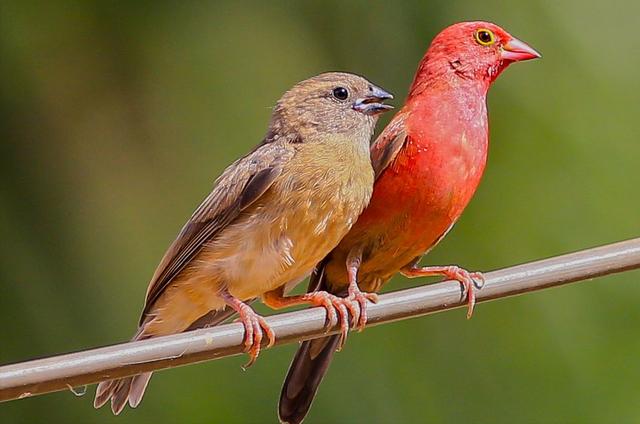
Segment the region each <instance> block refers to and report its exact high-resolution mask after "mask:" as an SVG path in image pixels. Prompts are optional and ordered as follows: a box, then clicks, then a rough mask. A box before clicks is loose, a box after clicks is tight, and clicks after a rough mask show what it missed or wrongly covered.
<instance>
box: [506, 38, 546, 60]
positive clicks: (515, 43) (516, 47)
mask: <svg viewBox="0 0 640 424" xmlns="http://www.w3.org/2000/svg"><path fill="white" fill-rule="evenodd" d="M501 56H502V59H503V60H508V61H511V62H518V61H521V60H529V59H537V58H539V57H542V55H541V54H540V53H538V52H537V51H535V50H534V49H533V47H531V46H529V45H528V44H527V43H524V42H522V41H520V40H518V39H517V38H512V39H511V40H509V42H508V43H507V44H504V45H503V46H502V53H501Z"/></svg>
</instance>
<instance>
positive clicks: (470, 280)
mask: <svg viewBox="0 0 640 424" xmlns="http://www.w3.org/2000/svg"><path fill="white" fill-rule="evenodd" d="M402 274H403V275H405V276H407V277H409V278H414V277H431V276H434V275H442V276H444V277H445V278H447V279H448V280H455V281H458V282H459V283H460V284H461V285H462V289H463V291H462V296H463V298H464V297H466V298H467V319H470V318H471V317H472V316H473V309H474V307H475V305H476V290H480V289H481V288H482V286H484V282H485V280H484V276H483V275H482V273H480V272H469V271H467V270H466V269H464V268H460V267H459V266H456V265H451V266H425V267H422V268H420V267H417V268H409V269H406V270H404V271H403V272H402Z"/></svg>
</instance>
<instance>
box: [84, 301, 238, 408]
mask: <svg viewBox="0 0 640 424" xmlns="http://www.w3.org/2000/svg"><path fill="white" fill-rule="evenodd" d="M234 314H235V311H234V310H233V309H224V310H220V311H212V312H209V313H207V314H205V315H203V316H202V317H200V318H199V319H198V320H196V321H195V322H194V323H193V324H191V326H189V328H187V329H186V330H185V331H188V330H193V329H196V328H201V327H207V326H215V325H218V324H221V323H222V322H224V321H225V320H227V319H229V318H230V317H232V316H233V315H234ZM144 329H145V325H144V324H143V325H142V326H141V327H140V329H139V330H138V332H137V333H136V335H135V336H134V337H133V339H132V340H142V339H146V338H149V337H150V336H149V335H148V334H145V332H144ZM151 376H152V373H150V372H146V373H143V374H138V375H134V376H131V377H125V378H121V379H117V380H108V381H103V382H101V383H100V384H98V388H97V389H96V397H95V399H94V401H93V406H94V407H95V408H96V409H97V408H101V407H102V406H103V405H104V404H106V403H107V402H108V401H109V400H111V410H112V411H113V413H114V414H115V415H118V414H120V412H122V410H123V409H124V407H125V406H126V405H127V403H129V406H131V407H132V408H135V407H137V406H138V405H139V404H140V402H141V401H142V397H143V396H144V392H145V390H146V389H147V386H148V384H149V380H150V379H151Z"/></svg>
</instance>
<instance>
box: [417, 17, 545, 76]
mask: <svg viewBox="0 0 640 424" xmlns="http://www.w3.org/2000/svg"><path fill="white" fill-rule="evenodd" d="M539 57H541V55H540V53H538V52H537V51H535V50H534V49H533V48H532V47H530V46H529V45H527V44H526V43H524V42H522V41H520V40H518V39H517V38H515V37H514V36H512V35H511V34H509V33H508V32H507V31H505V30H504V29H502V28H501V27H499V26H498V25H496V24H493V23H490V22H482V21H475V22H461V23H457V24H454V25H451V26H449V27H447V28H445V29H444V30H442V31H441V32H440V33H439V34H438V35H437V36H436V37H435V38H434V40H433V42H432V43H431V46H430V47H429V50H428V51H427V53H426V55H425V57H424V59H423V60H422V62H421V66H420V69H419V70H418V74H417V75H416V82H417V81H418V79H422V80H425V79H429V78H437V77H440V78H442V77H450V79H451V80H454V81H455V80H457V79H462V80H472V81H479V82H482V83H486V85H487V88H488V85H489V84H490V83H491V82H492V81H494V80H495V79H496V78H497V77H498V75H500V73H501V72H502V71H503V70H504V69H505V68H506V67H507V66H508V65H509V64H511V63H513V62H518V61H522V60H529V59H536V58H539Z"/></svg>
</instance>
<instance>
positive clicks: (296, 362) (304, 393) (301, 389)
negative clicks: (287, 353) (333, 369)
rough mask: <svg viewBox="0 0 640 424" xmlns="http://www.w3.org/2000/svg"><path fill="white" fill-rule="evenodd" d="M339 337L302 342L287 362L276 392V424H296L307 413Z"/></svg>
mask: <svg viewBox="0 0 640 424" xmlns="http://www.w3.org/2000/svg"><path fill="white" fill-rule="evenodd" d="M339 343H340V335H334V336H328V337H323V338H320V339H315V340H308V341H306V342H303V343H302V344H301V345H300V347H299V348H298V351H297V352H296V355H295V356H294V358H293V361H292V362H291V366H290V367H289V372H288V373H287V377H286V379H285V380H284V384H283V386H282V391H281V392H280V402H279V405H278V416H279V417H280V422H282V423H287V424H299V423H301V422H302V420H303V419H304V417H305V416H306V415H307V413H308V412H309V409H310V408H311V404H312V403H313V399H314V397H315V394H316V392H317V391H318V387H319V386H320V383H321V382H322V378H323V377H324V375H325V374H326V373H327V370H328V369H329V365H330V364H331V359H332V358H333V354H334V353H335V351H336V348H337V347H338V344H339Z"/></svg>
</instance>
